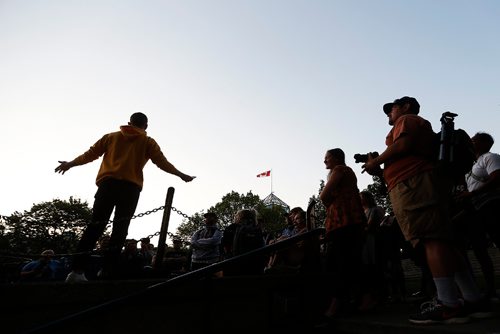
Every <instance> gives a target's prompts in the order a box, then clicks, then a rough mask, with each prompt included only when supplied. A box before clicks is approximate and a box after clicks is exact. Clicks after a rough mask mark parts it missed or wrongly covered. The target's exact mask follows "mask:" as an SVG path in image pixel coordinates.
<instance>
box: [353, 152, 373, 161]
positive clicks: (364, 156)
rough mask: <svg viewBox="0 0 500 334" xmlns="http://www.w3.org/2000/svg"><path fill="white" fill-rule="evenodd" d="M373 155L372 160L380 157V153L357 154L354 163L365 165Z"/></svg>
mask: <svg viewBox="0 0 500 334" xmlns="http://www.w3.org/2000/svg"><path fill="white" fill-rule="evenodd" d="M370 154H371V156H372V158H376V157H378V152H370V153H366V154H360V153H357V154H355V155H354V162H355V163H357V164H359V163H360V162H362V163H365V162H367V161H368V156H369V155H370Z"/></svg>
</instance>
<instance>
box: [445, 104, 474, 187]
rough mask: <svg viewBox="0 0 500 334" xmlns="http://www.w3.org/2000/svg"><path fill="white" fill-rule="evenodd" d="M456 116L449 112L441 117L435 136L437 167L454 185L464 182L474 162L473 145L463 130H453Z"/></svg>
mask: <svg viewBox="0 0 500 334" xmlns="http://www.w3.org/2000/svg"><path fill="white" fill-rule="evenodd" d="M456 116H458V115H457V114H454V113H451V112H449V111H447V112H445V113H443V115H442V117H441V131H440V132H439V133H437V134H436V151H437V152H439V153H436V155H437V160H438V163H439V165H440V166H441V167H442V168H443V169H444V171H445V172H446V173H447V175H449V176H450V177H451V178H452V180H453V182H454V184H461V183H463V182H464V180H465V179H464V177H465V174H467V173H468V172H470V170H471V169H472V165H473V164H474V162H475V160H476V154H475V151H474V145H473V144H472V140H471V138H470V136H469V135H468V134H467V132H466V131H465V130H462V129H455V123H454V119H455V117H456Z"/></svg>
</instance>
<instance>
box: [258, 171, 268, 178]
mask: <svg viewBox="0 0 500 334" xmlns="http://www.w3.org/2000/svg"><path fill="white" fill-rule="evenodd" d="M266 176H271V171H270V170H268V171H267V172H262V173H260V174H257V177H266Z"/></svg>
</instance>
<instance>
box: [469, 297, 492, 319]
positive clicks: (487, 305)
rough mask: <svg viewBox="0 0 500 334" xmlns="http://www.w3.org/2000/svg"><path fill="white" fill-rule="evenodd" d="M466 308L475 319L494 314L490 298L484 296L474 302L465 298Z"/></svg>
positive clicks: (489, 316)
mask: <svg viewBox="0 0 500 334" xmlns="http://www.w3.org/2000/svg"><path fill="white" fill-rule="evenodd" d="M464 309H465V312H466V314H467V315H468V316H469V317H471V318H474V319H487V318H491V317H493V315H494V313H493V311H492V309H491V302H490V300H489V298H483V299H480V300H479V301H477V302H474V303H472V302H468V301H466V300H465V301H464Z"/></svg>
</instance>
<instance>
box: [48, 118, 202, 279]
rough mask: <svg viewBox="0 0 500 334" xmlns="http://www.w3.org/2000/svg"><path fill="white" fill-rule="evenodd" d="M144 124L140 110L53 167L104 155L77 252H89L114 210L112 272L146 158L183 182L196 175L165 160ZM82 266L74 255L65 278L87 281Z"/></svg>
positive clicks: (107, 263) (107, 260)
mask: <svg viewBox="0 0 500 334" xmlns="http://www.w3.org/2000/svg"><path fill="white" fill-rule="evenodd" d="M147 127H148V118H147V116H146V115H144V114H143V113H140V112H138V113H134V114H132V116H130V122H129V123H128V125H123V126H121V127H120V131H117V132H112V133H108V134H105V135H104V136H103V137H102V138H101V139H99V140H98V141H97V142H96V143H95V144H94V145H93V146H92V147H90V149H89V150H88V151H87V152H85V153H83V154H82V155H80V156H78V157H76V158H75V159H73V160H72V161H69V162H68V161H59V163H60V165H59V166H57V167H56V169H55V172H56V173H61V174H64V173H65V172H66V171H68V170H69V169H70V168H72V167H75V166H80V165H84V164H86V163H89V162H92V161H94V160H96V159H98V158H99V157H101V156H103V160H102V162H101V167H100V168H99V172H98V173H97V178H96V184H97V186H98V190H97V192H96V194H95V200H94V207H93V212H92V222H91V223H90V224H89V225H88V226H87V228H86V229H85V231H84V233H83V235H82V238H81V240H80V242H79V244H78V249H77V252H79V253H84V252H89V251H91V250H92V249H93V248H94V247H95V244H96V242H97V240H98V239H99V237H100V236H101V235H102V233H103V232H104V230H105V228H106V225H107V223H108V221H109V219H110V217H111V213H112V212H113V209H115V217H114V221H113V231H112V234H111V239H110V241H109V250H108V252H106V253H105V266H104V270H105V271H107V270H109V271H111V266H112V264H113V262H114V259H115V258H116V257H117V256H118V255H119V253H120V251H121V248H122V246H123V243H124V242H125V239H126V237H127V234H128V227H129V224H130V219H131V218H132V216H133V215H134V212H135V209H136V207H137V203H138V201H139V195H140V192H141V190H142V185H143V174H142V170H143V168H144V166H145V165H146V163H147V162H148V160H151V161H152V162H153V163H154V164H155V165H157V166H158V168H160V169H162V170H164V171H165V172H167V173H170V174H173V175H176V176H178V177H180V178H181V179H182V180H183V181H185V182H190V181H192V180H193V179H194V178H195V177H194V176H189V175H186V174H184V173H182V172H181V171H179V170H178V169H177V168H175V167H174V165H172V164H171V163H170V162H169V161H168V160H167V158H166V157H165V155H164V154H163V153H162V151H161V149H160V146H159V145H158V144H157V143H156V141H155V140H154V139H153V138H151V137H149V136H147V134H146V129H147ZM85 266H86V259H84V258H78V257H75V259H74V263H73V271H72V272H71V273H70V274H69V275H68V278H67V280H66V281H67V282H81V281H86V280H87V279H86V277H85V275H84V272H83V271H84V268H85Z"/></svg>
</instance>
